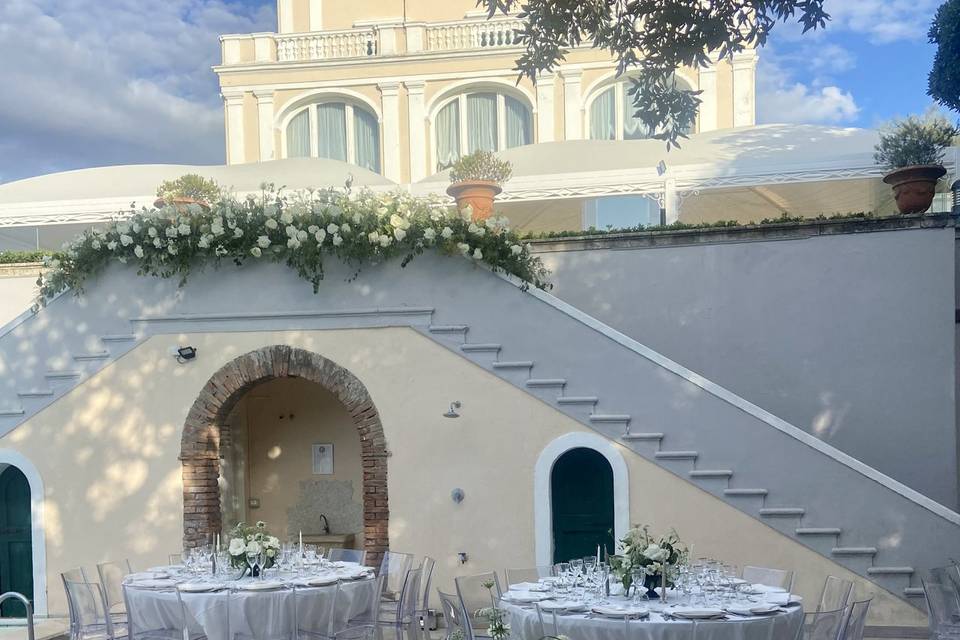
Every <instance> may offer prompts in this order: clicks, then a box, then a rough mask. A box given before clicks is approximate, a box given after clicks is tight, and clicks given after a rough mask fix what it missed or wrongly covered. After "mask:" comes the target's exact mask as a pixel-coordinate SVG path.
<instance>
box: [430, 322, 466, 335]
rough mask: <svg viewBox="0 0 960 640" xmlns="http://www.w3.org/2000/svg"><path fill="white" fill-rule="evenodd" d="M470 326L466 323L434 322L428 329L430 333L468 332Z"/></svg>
mask: <svg viewBox="0 0 960 640" xmlns="http://www.w3.org/2000/svg"><path fill="white" fill-rule="evenodd" d="M468 328H469V327H467V325H465V324H432V325H430V326H429V327H427V331H429V332H430V333H466V332H467V329H468Z"/></svg>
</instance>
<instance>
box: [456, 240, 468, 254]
mask: <svg viewBox="0 0 960 640" xmlns="http://www.w3.org/2000/svg"><path fill="white" fill-rule="evenodd" d="M457 249H460V253H462V254H463V255H467V254H468V253H470V245H468V244H467V243H466V242H458V243H457Z"/></svg>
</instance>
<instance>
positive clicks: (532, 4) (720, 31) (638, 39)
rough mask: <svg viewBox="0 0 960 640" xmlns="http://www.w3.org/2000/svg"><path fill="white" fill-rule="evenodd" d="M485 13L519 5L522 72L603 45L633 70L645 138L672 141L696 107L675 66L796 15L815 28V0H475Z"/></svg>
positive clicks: (739, 43) (758, 39)
mask: <svg viewBox="0 0 960 640" xmlns="http://www.w3.org/2000/svg"><path fill="white" fill-rule="evenodd" d="M477 4H478V6H486V8H487V12H488V14H489V15H490V17H493V16H494V15H495V14H496V13H497V12H503V13H509V12H510V11H511V10H512V9H514V8H516V7H519V8H520V14H519V15H520V18H521V19H522V20H523V21H524V23H525V24H524V27H523V29H522V31H520V32H519V33H518V35H517V43H518V44H521V45H523V46H524V47H525V49H526V50H525V51H524V52H523V54H522V55H521V57H520V58H519V59H518V60H517V70H518V71H519V72H520V74H521V75H522V76H527V77H529V78H531V79H535V78H536V75H537V73H538V72H540V71H551V70H553V69H554V68H555V67H556V66H557V65H558V64H559V63H560V62H561V61H562V60H564V58H565V56H566V53H567V50H568V49H570V48H571V47H575V46H577V45H580V44H581V43H583V42H592V44H593V46H594V47H596V48H603V49H608V50H609V51H610V53H611V54H613V56H614V57H615V58H616V60H617V73H618V74H622V73H624V72H626V71H629V70H630V69H633V68H637V69H639V74H638V77H636V78H635V79H633V88H632V89H631V91H632V95H633V98H634V106H635V107H636V108H637V115H638V116H639V118H640V119H641V120H642V121H643V123H644V124H645V125H646V126H647V128H648V129H649V130H650V131H654V132H656V133H655V134H654V136H653V137H655V138H657V139H660V140H666V141H667V148H669V147H670V146H671V145H672V146H679V145H678V139H679V138H686V137H687V136H686V134H685V133H684V130H686V129H691V128H692V125H693V122H694V119H695V118H696V114H697V110H698V108H699V106H700V102H701V100H700V98H699V97H698V96H699V94H700V92H699V91H693V90H687V89H681V88H679V87H678V86H677V84H676V79H675V77H674V72H675V71H676V70H677V69H679V68H680V67H685V66H686V67H697V66H701V65H709V64H711V55H714V56H719V57H731V56H733V54H735V53H737V52H740V51H743V50H745V49H748V48H751V47H762V46H763V45H764V44H765V43H766V41H767V37H768V35H769V34H770V31H771V30H772V29H773V27H774V26H775V25H776V24H777V23H778V22H787V21H788V20H791V19H793V18H794V16H797V17H796V19H797V21H798V22H799V23H800V24H801V25H802V26H803V31H804V33H806V32H807V31H809V30H811V29H817V28H820V27H823V26H824V25H825V24H826V21H827V20H828V19H829V17H830V16H829V15H827V13H826V12H825V11H824V10H823V0H711V1H710V2H704V1H703V0H477Z"/></svg>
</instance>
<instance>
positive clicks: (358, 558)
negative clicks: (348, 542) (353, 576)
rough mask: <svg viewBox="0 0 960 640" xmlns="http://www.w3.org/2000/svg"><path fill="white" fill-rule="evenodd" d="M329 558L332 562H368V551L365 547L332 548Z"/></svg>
mask: <svg viewBox="0 0 960 640" xmlns="http://www.w3.org/2000/svg"><path fill="white" fill-rule="evenodd" d="M327 560H329V561H330V562H356V563H357V564H366V563H367V552H366V551H364V550H363V549H340V548H336V549H330V553H329V555H328V556H327Z"/></svg>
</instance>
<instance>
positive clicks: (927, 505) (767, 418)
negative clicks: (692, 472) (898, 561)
mask: <svg viewBox="0 0 960 640" xmlns="http://www.w3.org/2000/svg"><path fill="white" fill-rule="evenodd" d="M483 268H486V269H488V270H490V271H491V272H492V273H493V274H494V275H495V276H497V277H499V278H500V279H502V280H505V281H506V282H509V283H510V284H512V285H513V286H515V287H517V288H519V289H522V290H525V291H526V292H527V293H528V294H530V295H532V296H533V297H534V298H537V299H538V300H540V301H541V302H543V303H545V304H548V305H550V306H551V307H553V308H555V309H557V310H558V311H560V312H562V313H564V314H566V315H567V316H569V317H571V318H573V319H574V320H576V321H578V322H580V323H582V324H584V325H586V326H588V327H590V328H591V329H593V330H594V331H597V332H598V333H601V334H603V335H604V336H606V337H607V338H609V339H611V340H613V341H614V342H616V343H618V344H620V345H622V346H623V347H626V348H627V349H630V350H631V351H633V352H635V353H636V354H638V355H640V356H642V357H644V358H646V359H648V360H650V361H651V362H654V363H656V364H657V365H659V366H661V367H663V368H665V369H667V370H668V371H670V372H671V373H673V374H675V375H677V376H679V377H681V378H683V379H684V380H686V381H688V382H690V383H691V384H694V385H696V386H698V387H700V388H701V389H703V390H704V391H706V392H707V393H709V394H711V395H713V396H715V397H717V398H719V399H720V400H723V401H724V402H726V403H728V404H730V405H733V406H734V407H736V408H737V409H740V410H741V411H743V412H744V413H747V414H749V415H751V416H753V417H754V418H756V419H758V420H760V421H762V422H765V423H766V424H768V425H770V426H771V427H773V428H775V429H777V430H778V431H780V432H782V433H784V434H786V435H788V436H790V437H792V438H794V439H795V440H799V441H800V442H802V443H804V444H806V445H807V446H809V447H812V448H813V449H815V450H817V451H819V452H820V453H822V454H823V455H826V456H828V457H830V458H833V459H834V460H836V461H837V462H839V463H840V464H842V465H844V466H846V467H848V468H850V469H852V470H853V471H856V472H857V473H859V474H861V475H863V476H866V477H867V478H869V479H870V480H873V481H874V482H876V483H878V484H880V485H883V486H884V487H886V488H887V489H890V490H891V491H893V492H895V493H898V494H900V495H901V496H903V497H904V498H906V499H907V500H910V501H911V502H913V503H914V504H916V505H918V506H920V507H923V508H924V509H927V510H928V511H931V512H933V513H934V514H936V515H938V516H940V517H941V518H943V519H944V520H947V521H949V522H951V523H953V524H955V525H960V513H957V512H956V511H953V510H952V509H950V508H948V507H946V506H944V505H942V504H940V503H939V502H937V501H936V500H933V499H931V498H929V497H927V496H925V495H923V494H922V493H920V492H919V491H917V490H916V489H911V488H910V487H908V486H907V485H905V484H903V483H902V482H900V481H898V480H894V479H893V478H891V477H890V476H888V475H886V474H884V473H883V472H881V471H878V470H877V469H875V468H873V467H871V466H870V465H868V464H865V463H863V462H861V461H860V460H857V459H856V458H854V457H853V456H851V455H849V454H847V453H844V452H843V451H840V450H839V449H837V448H836V447H833V446H832V445H829V444H827V443H826V442H824V441H823V440H820V439H819V438H817V437H816V436H812V435H810V434H809V433H807V432H806V431H804V430H803V429H800V428H799V427H796V426H794V425H792V424H790V423H789V422H787V421H786V420H784V419H783V418H779V417H777V416H775V415H774V414H772V413H770V412H769V411H767V410H766V409H762V408H761V407H758V406H757V405H755V404H753V403H752V402H750V401H749V400H747V399H746V398H743V397H741V396H738V395H737V394H735V393H733V392H732V391H730V390H729V389H727V388H725V387H722V386H720V385H718V384H717V383H715V382H713V381H711V380H708V379H707V378H704V377H703V376H702V375H700V374H698V373H696V372H695V371H691V370H690V369H688V368H686V367H684V366H683V365H681V364H680V363H678V362H675V361H674V360H671V359H670V358H668V357H666V356H664V355H663V354H661V353H659V352H657V351H654V350H653V349H651V348H650V347H648V346H646V345H644V344H642V343H640V342H638V341H636V340H634V339H633V338H631V337H630V336H628V335H626V334H624V333H621V332H620V331H617V330H616V329H614V328H613V327H611V326H609V325H607V324H604V323H603V322H601V321H600V320H598V319H596V318H594V317H593V316H591V315H589V314H587V313H585V312H583V311H582V310H580V309H578V308H577V307H575V306H573V305H572V304H569V303H567V302H564V301H563V300H561V299H560V298H557V297H556V296H554V295H552V294H550V293H547V292H546V291H544V290H543V289H538V288H537V287H535V286H534V285H532V284H530V283H528V282H525V281H523V280H521V279H520V278H517V277H516V276H514V275H512V274H509V273H506V272H503V271H496V270H494V269H492V268H490V267H487V266H486V265H483Z"/></svg>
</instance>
